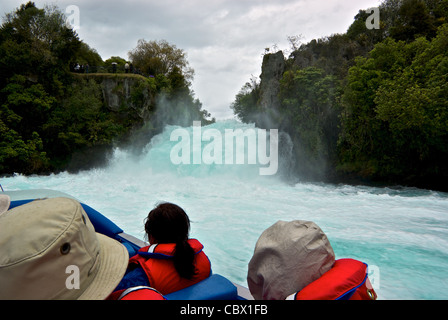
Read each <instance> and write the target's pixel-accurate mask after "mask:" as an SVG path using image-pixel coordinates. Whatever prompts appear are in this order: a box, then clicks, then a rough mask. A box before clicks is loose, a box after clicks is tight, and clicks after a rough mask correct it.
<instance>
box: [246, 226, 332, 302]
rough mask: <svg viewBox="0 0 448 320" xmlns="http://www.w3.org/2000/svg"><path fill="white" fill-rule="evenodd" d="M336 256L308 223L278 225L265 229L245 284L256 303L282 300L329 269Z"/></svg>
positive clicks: (322, 235)
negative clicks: (257, 301)
mask: <svg viewBox="0 0 448 320" xmlns="http://www.w3.org/2000/svg"><path fill="white" fill-rule="evenodd" d="M334 261H335V254H334V251H333V248H332V247H331V244H330V242H329V241H328V238H327V236H326V235H325V233H324V232H323V231H322V230H321V229H320V228H319V226H318V225H316V224H315V223H314V222H311V221H300V220H295V221H291V222H285V221H278V222H277V223H275V224H274V225H273V226H271V227H269V228H268V229H266V230H265V231H264V232H263V233H262V234H261V236H260V238H259V239H258V241H257V244H256V246H255V250H254V255H253V257H252V259H251V260H250V262H249V269H248V275H247V283H248V285H249V290H250V292H251V293H252V295H253V297H254V298H255V299H258V300H260V299H261V300H284V299H286V298H287V297H288V296H289V295H291V294H293V293H295V292H297V291H300V290H302V289H303V288H304V287H305V286H307V285H308V284H310V283H311V282H313V281H314V280H317V279H318V278H319V277H320V276H322V275H323V274H324V273H325V272H327V271H328V270H330V269H331V267H332V266H333V264H334Z"/></svg>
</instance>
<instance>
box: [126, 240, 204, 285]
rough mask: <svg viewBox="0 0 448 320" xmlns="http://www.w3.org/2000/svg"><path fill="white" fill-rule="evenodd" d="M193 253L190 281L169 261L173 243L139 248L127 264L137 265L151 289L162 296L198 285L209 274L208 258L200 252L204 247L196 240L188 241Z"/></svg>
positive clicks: (172, 253)
mask: <svg viewBox="0 0 448 320" xmlns="http://www.w3.org/2000/svg"><path fill="white" fill-rule="evenodd" d="M188 243H189V244H190V246H191V247H192V248H193V251H194V253H195V257H194V266H195V272H194V275H193V277H192V278H191V279H186V278H182V277H181V276H180V275H179V274H178V272H177V271H176V268H175V267H174V262H173V260H172V259H171V258H172V257H173V255H174V250H175V248H176V245H175V244H173V243H163V244H154V245H151V246H147V247H143V248H141V249H140V250H139V251H138V253H137V254H136V255H135V256H133V257H132V258H131V259H130V260H129V264H131V263H137V264H139V265H140V266H141V267H142V268H143V270H144V271H145V273H146V275H147V277H148V280H149V283H150V285H151V287H153V288H154V289H156V290H157V291H159V292H160V293H162V294H168V293H171V292H174V291H178V290H181V289H184V288H186V287H189V286H191V285H193V284H195V283H198V282H200V281H202V280H204V279H206V278H208V277H209V276H210V274H211V265H210V261H209V259H208V257H207V256H206V254H205V253H204V252H203V251H202V249H203V248H204V246H203V245H202V244H201V243H200V242H199V241H198V240H196V239H190V240H188Z"/></svg>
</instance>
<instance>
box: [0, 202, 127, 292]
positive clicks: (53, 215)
mask: <svg viewBox="0 0 448 320" xmlns="http://www.w3.org/2000/svg"><path fill="white" fill-rule="evenodd" d="M0 250H1V252H2V254H1V255H0V283H1V290H0V299H8V300H17V299H39V300H43V299H64V300H65V299H67V300H71V299H72V300H74V299H92V300H99V299H105V298H106V297H108V296H109V294H110V293H111V292H112V291H113V290H114V289H115V287H116V286H117V285H118V283H119V282H120V280H121V279H122V277H123V275H124V273H125V271H126V268H127V265H128V260H129V255H128V252H127V250H126V248H125V247H124V246H123V245H122V244H121V243H119V242H118V241H115V240H113V239H111V238H108V237H106V236H104V235H102V234H99V233H96V232H95V229H94V227H93V225H92V223H91V222H90V220H89V218H88V216H87V214H86V213H85V211H84V210H83V208H82V206H81V204H80V203H79V202H77V201H76V200H73V199H68V198H53V199H45V200H36V201H33V202H31V203H28V204H25V205H22V206H19V207H16V208H13V209H11V210H9V211H7V212H6V213H4V214H2V215H1V216H0Z"/></svg>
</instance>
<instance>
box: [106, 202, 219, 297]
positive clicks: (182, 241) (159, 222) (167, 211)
mask: <svg viewBox="0 0 448 320" xmlns="http://www.w3.org/2000/svg"><path fill="white" fill-rule="evenodd" d="M145 231H146V236H147V238H148V241H149V244H150V245H149V246H146V247H143V248H141V249H140V250H139V251H138V253H137V254H136V255H135V256H133V257H131V259H130V260H129V266H128V271H127V274H126V275H125V277H124V278H123V280H122V282H121V283H120V284H119V285H118V287H117V288H116V289H115V292H117V294H118V292H122V291H124V290H126V289H127V288H129V287H133V286H135V285H144V286H150V287H151V288H154V289H155V290H157V291H158V292H160V293H161V294H162V295H165V294H169V293H172V292H175V291H178V290H181V289H184V288H186V287H189V286H191V285H193V284H196V283H198V282H200V281H202V280H204V279H206V278H208V277H209V276H210V275H211V265H210V261H209V259H208V257H207V255H206V254H205V253H204V252H203V251H202V249H203V245H202V244H201V243H200V242H199V241H198V240H196V239H190V238H189V232H190V219H189V218H188V215H187V214H186V213H185V211H184V210H183V209H182V208H181V207H179V206H177V205H175V204H172V203H161V204H159V205H158V206H157V207H155V208H154V209H153V210H151V211H150V212H149V214H148V217H147V218H146V220H145Z"/></svg>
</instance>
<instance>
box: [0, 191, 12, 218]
mask: <svg viewBox="0 0 448 320" xmlns="http://www.w3.org/2000/svg"><path fill="white" fill-rule="evenodd" d="M10 204H11V198H10V197H9V196H8V195H7V194H0V215H2V214H3V213H5V212H6V211H8V209H9V205H10Z"/></svg>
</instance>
